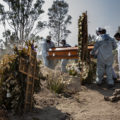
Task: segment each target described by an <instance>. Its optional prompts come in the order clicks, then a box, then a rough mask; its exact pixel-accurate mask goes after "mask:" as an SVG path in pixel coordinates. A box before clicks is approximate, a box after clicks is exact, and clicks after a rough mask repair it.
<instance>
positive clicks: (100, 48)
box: [91, 29, 117, 88]
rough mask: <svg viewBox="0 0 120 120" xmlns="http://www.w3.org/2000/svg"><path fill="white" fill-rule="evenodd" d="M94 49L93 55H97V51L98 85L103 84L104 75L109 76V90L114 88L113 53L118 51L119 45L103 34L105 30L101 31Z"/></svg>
mask: <svg viewBox="0 0 120 120" xmlns="http://www.w3.org/2000/svg"><path fill="white" fill-rule="evenodd" d="M99 33H100V35H99V36H98V38H97V40H96V43H95V46H94V49H93V50H92V52H91V54H92V55H95V53H96V51H97V71H96V76H97V78H96V83H97V85H101V84H102V80H103V76H104V73H105V72H106V75H107V84H108V88H111V87H113V86H114V81H113V76H112V65H113V53H112V51H113V50H114V49H116V47H117V45H116V42H115V40H114V39H113V38H111V37H110V36H109V35H107V34H103V30H102V29H101V30H100V31H99Z"/></svg>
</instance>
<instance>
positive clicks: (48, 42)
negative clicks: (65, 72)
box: [41, 36, 55, 69]
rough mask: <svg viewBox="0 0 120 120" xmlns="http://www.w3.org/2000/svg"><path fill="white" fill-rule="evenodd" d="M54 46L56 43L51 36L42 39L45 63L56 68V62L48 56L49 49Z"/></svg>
mask: <svg viewBox="0 0 120 120" xmlns="http://www.w3.org/2000/svg"><path fill="white" fill-rule="evenodd" d="M54 47H55V45H54V43H53V42H52V41H51V36H47V37H46V40H43V41H42V44H41V48H42V58H43V63H44V65H45V66H47V67H49V68H52V69H53V68H54V63H53V61H52V60H49V59H48V58H47V57H48V50H49V49H50V48H54Z"/></svg>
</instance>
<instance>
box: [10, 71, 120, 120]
mask: <svg viewBox="0 0 120 120" xmlns="http://www.w3.org/2000/svg"><path fill="white" fill-rule="evenodd" d="M45 72H46V70H45V71H44V73H45ZM68 79H69V76H68ZM41 84H42V88H41V91H40V92H39V93H37V94H34V97H35V101H36V104H35V106H34V109H33V111H32V112H30V113H25V114H23V116H14V115H12V114H11V113H9V118H10V120H120V101H118V102H109V101H105V100H104V96H111V95H112V93H113V91H114V89H117V88H120V83H116V84H115V88H114V89H107V86H106V85H103V86H101V87H99V86H96V85H95V84H87V85H81V86H80V90H79V91H78V92H76V93H71V94H56V93H53V92H51V91H50V90H49V89H47V87H46V84H47V81H46V80H42V81H41Z"/></svg>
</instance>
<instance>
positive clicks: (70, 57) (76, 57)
mask: <svg viewBox="0 0 120 120" xmlns="http://www.w3.org/2000/svg"><path fill="white" fill-rule="evenodd" d="M48 59H78V55H71V56H65V55H61V56H48Z"/></svg>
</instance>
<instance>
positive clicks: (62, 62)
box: [61, 40, 71, 73]
mask: <svg viewBox="0 0 120 120" xmlns="http://www.w3.org/2000/svg"><path fill="white" fill-rule="evenodd" d="M61 44H62V47H71V46H70V45H69V44H67V43H66V40H62V41H61ZM67 63H68V60H67V59H62V60H61V72H62V73H65V72H67V70H66V65H67Z"/></svg>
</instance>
